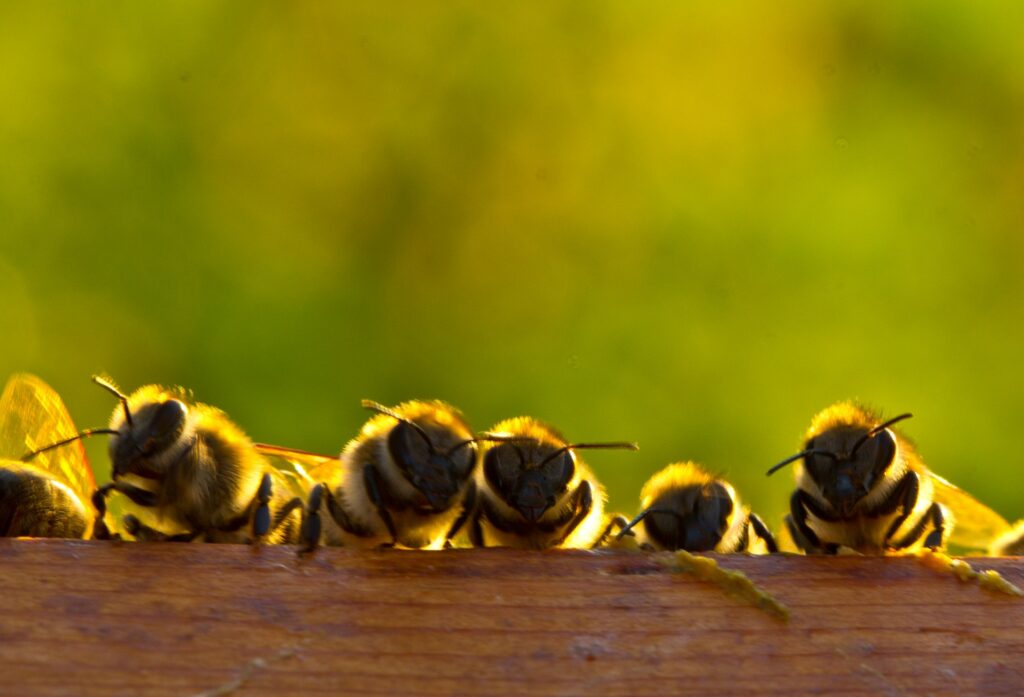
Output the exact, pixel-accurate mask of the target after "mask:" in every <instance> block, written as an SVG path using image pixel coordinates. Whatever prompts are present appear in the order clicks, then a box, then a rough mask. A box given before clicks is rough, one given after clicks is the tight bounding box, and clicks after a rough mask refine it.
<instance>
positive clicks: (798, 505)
mask: <svg viewBox="0 0 1024 697" xmlns="http://www.w3.org/2000/svg"><path fill="white" fill-rule="evenodd" d="M910 416H911V415H910V414H902V415H900V416H897V417H895V418H892V419H888V420H885V421H883V420H882V418H881V417H879V416H878V415H877V414H874V413H873V412H871V411H869V410H868V409H866V408H864V407H862V406H859V405H856V404H853V403H851V402H840V403H838V404H834V405H832V406H830V407H829V408H827V409H825V410H824V411H822V412H821V413H820V414H818V415H817V416H815V417H814V420H813V421H812V422H811V427H810V429H808V431H807V436H806V441H805V443H804V450H803V451H802V452H800V453H798V454H796V455H794V456H792V457H789V458H787V459H785V460H783V461H782V462H780V463H779V464H777V465H775V466H774V467H772V468H771V469H770V470H769V471H768V474H772V473H773V472H775V471H776V470H778V469H779V468H781V467H783V466H784V465H787V464H789V463H791V462H796V463H797V464H796V465H795V470H796V484H797V488H796V490H795V491H794V492H793V495H792V497H791V498H790V514H789V516H788V517H787V518H786V525H787V527H788V532H789V534H790V535H791V537H792V538H793V540H794V542H795V544H796V545H797V546H798V547H799V548H800V549H802V550H804V551H806V552H825V553H836V552H837V551H839V549H840V548H848V549H850V550H853V551H856V552H860V553H862V554H885V553H887V552H890V551H897V550H915V549H920V548H921V547H927V548H930V549H941V548H944V547H945V546H946V544H947V542H949V541H952V542H953V543H954V544H957V545H960V546H963V547H967V548H972V549H986V548H987V547H988V546H989V545H990V544H991V543H992V541H993V540H994V539H995V538H996V537H997V536H998V535H999V534H1001V533H1003V532H1005V531H1006V530H1007V529H1008V528H1009V525H1008V524H1007V522H1006V521H1005V520H1004V519H1003V518H1002V516H1000V515H999V514H998V513H996V512H994V511H992V510H991V509H990V508H988V507H987V506H985V505H984V504H982V503H980V502H978V501H977V500H976V499H974V498H973V497H972V496H970V495H969V494H967V493H966V492H964V491H962V490H961V489H959V488H957V487H955V486H953V485H952V484H950V483H949V482H947V481H946V480H945V479H942V478H941V477H939V476H937V475H935V474H934V473H932V472H931V471H930V470H928V468H927V467H925V465H924V463H923V462H922V460H921V458H920V456H919V455H918V454H917V451H916V450H915V449H914V447H913V445H912V444H911V443H910V441H909V440H907V439H906V438H905V437H904V436H902V435H900V434H899V433H898V432H897V431H896V430H895V429H894V428H892V427H893V425H894V424H896V423H897V422H899V421H902V420H904V419H907V418H910Z"/></svg>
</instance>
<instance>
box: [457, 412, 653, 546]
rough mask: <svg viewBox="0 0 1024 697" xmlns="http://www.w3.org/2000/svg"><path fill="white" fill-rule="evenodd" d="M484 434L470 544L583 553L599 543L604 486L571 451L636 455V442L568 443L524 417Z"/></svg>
mask: <svg viewBox="0 0 1024 697" xmlns="http://www.w3.org/2000/svg"><path fill="white" fill-rule="evenodd" d="M488 434H489V435H490V436H491V437H493V438H494V439H495V440H494V441H492V442H487V443H485V444H484V446H483V466H482V467H481V469H480V471H479V472H478V473H477V489H478V490H479V503H478V506H477V510H476V513H475V514H474V517H473V522H472V525H471V526H470V541H471V542H472V543H473V545H474V546H478V547H490V546H500V547H519V548H527V549H547V548H551V547H568V548H591V547H594V546H595V545H597V544H598V543H599V542H600V541H601V540H602V539H603V538H604V536H605V534H606V533H607V529H606V526H605V521H604V502H605V491H604V487H602V486H601V484H600V483H599V482H598V481H597V478H596V477H595V476H594V474H593V473H592V472H591V471H590V469H589V468H588V467H587V465H586V463H585V462H583V460H582V459H581V458H580V457H579V456H578V455H577V454H576V452H575V451H576V450H582V449H587V448H622V449H628V450H636V444H634V443H618V442H616V443H576V444H571V443H569V442H567V441H566V440H565V438H564V437H563V436H562V434H561V433H559V432H558V431H556V430H555V429H554V428H552V427H551V426H548V425H547V424H544V423H542V422H540V421H538V420H536V419H533V418H531V417H527V416H521V417H517V418H513V419H507V420H505V421H502V422H501V423H499V424H497V425H495V426H494V427H493V428H492V429H490V431H488Z"/></svg>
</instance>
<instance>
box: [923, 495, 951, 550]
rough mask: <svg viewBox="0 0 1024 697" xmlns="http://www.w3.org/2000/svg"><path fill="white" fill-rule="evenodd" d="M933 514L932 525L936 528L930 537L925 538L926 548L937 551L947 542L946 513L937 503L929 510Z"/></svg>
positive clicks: (933, 503)
mask: <svg viewBox="0 0 1024 697" xmlns="http://www.w3.org/2000/svg"><path fill="white" fill-rule="evenodd" d="M928 512H929V513H931V519H932V525H934V526H935V527H934V528H933V529H932V531H931V532H930V533H928V537H926V538H924V546H925V547H927V548H928V549H930V550H932V551H935V550H938V549H942V547H943V545H944V544H945V540H946V512H945V510H944V509H943V508H942V506H941V505H939V504H938V503H937V502H934V501H933V502H932V507H931V508H930V509H928Z"/></svg>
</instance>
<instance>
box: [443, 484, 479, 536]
mask: <svg viewBox="0 0 1024 697" xmlns="http://www.w3.org/2000/svg"><path fill="white" fill-rule="evenodd" d="M475 509H476V483H475V482H474V481H473V480H472V479H470V480H469V485H468V486H467V487H466V494H465V496H463V497H462V512H461V513H459V517H458V518H456V519H455V522H454V523H452V526H451V527H450V528H448V532H447V533H446V534H445V536H444V548H445V549H451V547H452V538H453V537H455V536H456V535H458V534H459V530H461V529H462V526H463V525H465V524H466V521H467V520H469V516H470V515H472V514H473V511H474V510H475Z"/></svg>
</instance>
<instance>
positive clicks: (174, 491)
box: [81, 377, 302, 543]
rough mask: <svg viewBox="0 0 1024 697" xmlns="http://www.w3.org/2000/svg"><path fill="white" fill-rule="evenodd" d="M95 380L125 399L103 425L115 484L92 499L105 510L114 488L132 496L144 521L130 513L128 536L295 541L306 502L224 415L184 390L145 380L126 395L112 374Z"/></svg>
mask: <svg viewBox="0 0 1024 697" xmlns="http://www.w3.org/2000/svg"><path fill="white" fill-rule="evenodd" d="M94 381H95V382H96V383H97V384H98V385H100V386H101V387H103V388H104V389H106V390H107V391H108V392H110V393H112V394H113V395H114V396H116V397H117V399H118V401H119V402H120V403H119V404H118V406H117V407H115V409H114V412H113V414H112V415H111V418H110V426H109V428H108V429H104V430H102V431H98V432H103V433H107V434H109V435H110V441H109V443H108V451H109V453H110V460H111V469H112V478H113V482H111V483H109V484H106V485H104V486H102V487H100V489H99V490H98V491H97V495H96V496H94V503H95V505H96V506H97V508H98V509H100V510H101V511H102V510H104V508H105V499H106V497H107V496H108V495H109V494H111V493H113V492H118V493H120V494H122V495H124V496H125V497H127V498H128V500H129V501H130V502H131V503H132V504H134V505H135V507H136V509H137V511H138V512H139V513H140V514H141V515H142V517H143V518H144V519H145V522H143V520H140V519H139V517H138V516H136V515H132V514H129V515H126V516H125V518H124V527H125V530H126V531H127V532H128V533H129V534H131V535H132V536H134V537H136V538H137V539H140V540H174V541H193V540H195V541H206V542H270V543H277V542H294V541H297V539H298V530H299V524H300V521H301V507H302V499H301V498H297V497H296V496H295V493H296V492H295V491H294V489H293V488H292V487H291V486H290V484H289V483H288V482H287V481H286V480H285V478H284V477H283V476H281V475H280V474H279V473H278V472H277V471H276V470H275V469H274V468H273V467H272V466H271V465H270V464H269V463H268V462H267V461H266V460H265V459H264V458H263V456H262V455H260V454H259V453H258V452H257V451H256V449H255V447H254V446H253V443H252V441H250V440H249V437H248V436H246V435H245V433H244V432H243V431H242V430H241V429H240V428H239V427H238V426H237V425H235V423H234V422H232V421H231V420H230V419H229V418H228V417H227V416H226V415H225V414H224V412H222V411H221V410H220V409H217V408H215V407H212V406H209V405H207V404H203V403H201V402H196V401H194V400H193V399H192V397H191V394H190V393H187V392H186V391H185V390H183V389H182V388H176V387H174V388H168V387H162V386H160V385H145V386H143V387H140V388H139V389H137V390H136V391H135V392H133V393H132V394H131V395H125V394H123V393H121V392H120V390H118V389H117V387H116V386H114V384H113V383H112V382H111V381H110V380H109V379H106V378H100V377H97V378H94ZM95 432H97V431H93V432H83V433H82V434H81V435H82V436H85V435H92V433H95ZM97 536H98V537H103V536H104V534H103V531H100V530H98V531H97Z"/></svg>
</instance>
